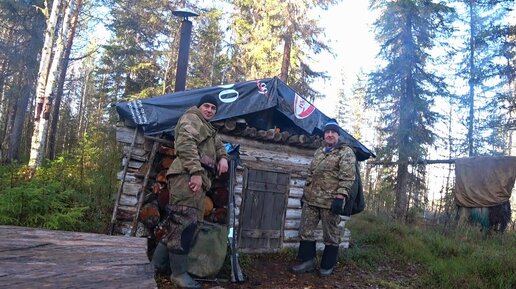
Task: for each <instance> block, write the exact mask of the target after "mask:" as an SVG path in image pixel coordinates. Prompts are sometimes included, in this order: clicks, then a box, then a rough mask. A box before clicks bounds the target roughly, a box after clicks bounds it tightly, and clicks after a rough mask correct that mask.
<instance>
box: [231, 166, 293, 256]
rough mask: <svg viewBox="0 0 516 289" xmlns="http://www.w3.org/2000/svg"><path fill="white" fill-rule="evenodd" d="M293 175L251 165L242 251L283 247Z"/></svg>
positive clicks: (245, 190)
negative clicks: (254, 167)
mask: <svg viewBox="0 0 516 289" xmlns="http://www.w3.org/2000/svg"><path fill="white" fill-rule="evenodd" d="M289 185H290V175H289V174H287V173H283V172H275V171H265V170H257V169H251V168H248V169H246V170H245V171H244V181H243V190H242V205H241V207H240V210H241V211H240V218H239V226H238V240H239V242H238V247H239V249H240V250H241V251H243V252H274V251H278V250H280V249H281V247H282V243H283V230H284V226H285V211H286V209H287V201H288V193H289Z"/></svg>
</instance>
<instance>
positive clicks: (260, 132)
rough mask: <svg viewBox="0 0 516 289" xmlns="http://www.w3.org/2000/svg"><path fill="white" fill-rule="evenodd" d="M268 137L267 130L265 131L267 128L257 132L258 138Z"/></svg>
mask: <svg viewBox="0 0 516 289" xmlns="http://www.w3.org/2000/svg"><path fill="white" fill-rule="evenodd" d="M266 137H267V131H265V130H258V131H257V132H256V138H258V139H266Z"/></svg>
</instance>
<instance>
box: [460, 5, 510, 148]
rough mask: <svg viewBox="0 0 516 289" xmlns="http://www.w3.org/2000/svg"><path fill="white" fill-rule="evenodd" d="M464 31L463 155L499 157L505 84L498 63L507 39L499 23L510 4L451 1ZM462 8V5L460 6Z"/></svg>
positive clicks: (501, 141) (462, 68)
mask: <svg viewBox="0 0 516 289" xmlns="http://www.w3.org/2000/svg"><path fill="white" fill-rule="evenodd" d="M454 2H458V4H459V5H458V7H457V10H458V11H459V13H461V15H462V17H460V18H459V19H464V20H463V21H462V23H464V24H465V25H463V26H464V27H466V31H465V33H466V35H465V37H464V39H465V41H466V42H465V43H464V48H463V49H462V50H461V53H462V61H461V62H460V66H459V70H458V75H459V76H460V77H461V78H463V79H464V80H465V82H467V86H468V92H467V94H465V95H463V96H462V97H461V98H460V107H461V108H462V109H465V112H466V116H465V121H464V122H465V124H466V128H467V135H466V138H465V147H466V153H467V154H468V155H469V156H476V155H481V154H500V153H502V152H503V148H504V147H505V146H506V145H505V143H504V142H505V140H504V137H503V135H504V132H503V131H504V130H503V126H504V124H503V123H504V119H505V116H504V113H506V112H502V111H501V110H500V108H501V106H500V105H501V104H502V103H503V101H500V100H501V98H500V97H501V96H502V95H503V94H505V95H506V92H505V93H504V92H502V90H503V85H504V83H506V82H504V80H503V78H502V77H501V76H502V75H503V72H502V70H503V68H502V67H501V66H502V65H500V59H501V58H502V57H503V54H506V52H505V51H506V50H505V49H506V48H507V47H504V45H503V43H504V40H505V39H506V37H507V33H506V31H507V30H506V29H504V28H503V26H502V23H503V21H504V20H505V18H506V17H507V15H508V8H509V9H510V8H512V5H514V1H513V0H508V1H507V0H505V1H492V0H476V1H469V0H468V1H462V0H461V1H454ZM460 4H462V5H460ZM505 87H507V86H505Z"/></svg>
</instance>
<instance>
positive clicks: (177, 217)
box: [162, 175, 205, 254]
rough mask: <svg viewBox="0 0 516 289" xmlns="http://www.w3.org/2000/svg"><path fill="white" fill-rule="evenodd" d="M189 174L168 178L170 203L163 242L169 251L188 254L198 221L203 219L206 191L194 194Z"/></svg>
mask: <svg viewBox="0 0 516 289" xmlns="http://www.w3.org/2000/svg"><path fill="white" fill-rule="evenodd" d="M189 181H190V177H189V176H188V175H174V176H172V177H169V179H168V189H169V191H170V204H169V205H168V206H167V211H168V213H169V217H168V219H167V221H166V224H165V227H166V228H167V234H166V235H165V236H164V237H163V239H162V242H163V243H164V244H166V245H167V249H168V251H169V252H171V253H174V254H188V252H190V248H191V247H192V244H193V241H194V239H195V236H196V235H197V230H198V223H199V221H201V220H202V216H203V210H204V202H203V200H204V196H205V192H204V191H203V192H199V193H197V194H194V193H193V192H192V191H191V190H190V187H189V185H188V182H189Z"/></svg>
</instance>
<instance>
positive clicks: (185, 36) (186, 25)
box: [172, 9, 199, 92]
mask: <svg viewBox="0 0 516 289" xmlns="http://www.w3.org/2000/svg"><path fill="white" fill-rule="evenodd" d="M172 14H173V15H175V16H177V17H182V18H183V20H182V21H181V33H180V36H179V52H178V54H177V68H176V84H175V86H174V92H178V91H184V90H185V89H186V74H187V71H188V54H189V51H190V40H191V38H192V21H190V20H189V19H188V17H195V16H198V15H199V14H197V13H195V12H192V11H189V10H187V9H180V10H176V11H173V12H172Z"/></svg>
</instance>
